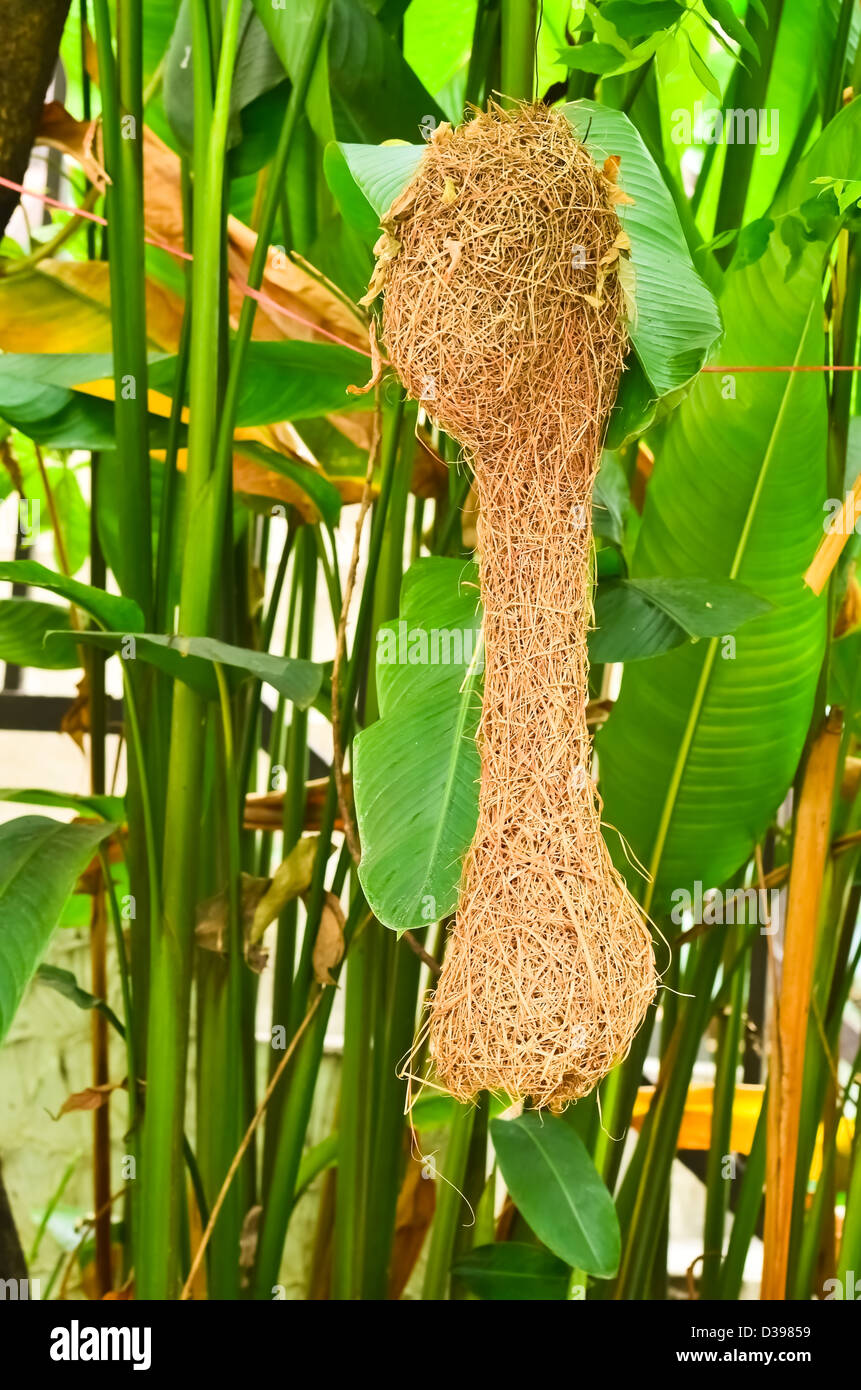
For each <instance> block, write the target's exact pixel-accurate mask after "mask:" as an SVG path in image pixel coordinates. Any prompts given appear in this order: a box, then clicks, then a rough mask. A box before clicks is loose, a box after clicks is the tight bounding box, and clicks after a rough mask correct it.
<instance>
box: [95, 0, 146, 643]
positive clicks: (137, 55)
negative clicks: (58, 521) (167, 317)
mask: <svg viewBox="0 0 861 1390" xmlns="http://www.w3.org/2000/svg"><path fill="white" fill-rule="evenodd" d="M93 9H94V14H95V21H96V47H97V51H98V59H99V82H100V85H101V90H102V130H103V136H104V147H105V163H106V166H107V171H108V174H109V176H110V180H111V182H110V184H109V185H108V191H107V195H106V211H107V217H108V228H109V233H108V235H109V253H110V282H111V326H112V332H113V350H114V390H115V395H114V419H115V427H116V435H117V451H118V454H119V457H120V458H121V459H122V468H121V469H120V470H119V480H120V481H119V486H120V495H119V523H120V537H121V541H122V544H121V556H122V564H121V570H120V573H119V575H118V576H117V577H118V579H119V581H120V587H121V589H122V591H123V593H124V594H127V595H128V596H129V597H131V598H134V599H136V600H137V602H138V603H139V604H140V606H141V608H142V609H143V612H144V616H145V618H146V619H147V620H149V617H150V616H151V612H152V578H153V576H152V563H153V561H152V529H151V523H150V480H149V444H148V419H147V356H146V353H147V329H146V292H145V272H144V240H143V235H144V219H143V158H142V137H143V110H142V3H141V0H117V31H118V36H119V38H118V44H117V57H116V59H115V58H114V53H113V47H112V44H111V23H110V10H109V6H108V0H94V4H93Z"/></svg>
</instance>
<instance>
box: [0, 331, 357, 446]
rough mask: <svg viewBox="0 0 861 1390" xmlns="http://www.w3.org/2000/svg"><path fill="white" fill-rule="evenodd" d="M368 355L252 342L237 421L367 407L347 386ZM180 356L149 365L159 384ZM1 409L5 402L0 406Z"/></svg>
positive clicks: (168, 383)
mask: <svg viewBox="0 0 861 1390" xmlns="http://www.w3.org/2000/svg"><path fill="white" fill-rule="evenodd" d="M367 375H368V363H367V359H366V358H365V357H363V356H362V354H361V353H359V352H355V351H354V350H353V349H352V348H348V347H340V346H338V345H337V344H334V343H304V342H299V341H294V340H292V339H285V340H284V341H283V342H271V343H269V342H263V343H250V344H249V346H248V352H247V358H246V363H245V369H244V371H243V374H242V381H241V385H240V391H239V403H238V406H237V411H236V424H237V426H239V427H246V426H251V425H268V424H272V423H274V422H277V421H281V420H308V419H314V418H315V417H316V416H318V415H328V414H329V413H330V412H332V411H339V412H344V411H347V410H368V409H369V408H370V406H369V403H368V399H367V398H366V397H364V396H353V395H349V394H348V392H347V387H348V386H355V385H361V384H362V383H363V382H364V380H365V379H366V378H367ZM175 376H176V358H175V357H169V358H163V359H161V360H160V361H158V362H156V363H155V364H154V365H153V366H152V368H151V370H150V379H149V384H150V386H151V387H153V388H154V389H155V390H160V391H165V392H167V393H168V394H172V392H173V383H174V378H175ZM0 409H2V407H0Z"/></svg>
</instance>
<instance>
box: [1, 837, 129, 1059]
mask: <svg viewBox="0 0 861 1390" xmlns="http://www.w3.org/2000/svg"><path fill="white" fill-rule="evenodd" d="M112 830H113V826H112V825H110V824H101V825H65V824H63V823H62V822H61V821H55V820H47V819H46V818H45V817H44V816H22V817H21V818H20V819H19V820H13V821H7V822H6V824H5V825H0V1043H2V1041H3V1039H4V1038H5V1036H6V1034H7V1033H8V1031H9V1028H10V1025H11V1023H12V1019H13V1018H14V1016H15V1011H16V1009H17V1008H18V1005H19V1004H20V1002H21V998H22V996H23V994H24V990H25V989H26V988H27V985H28V984H29V982H30V980H31V979H32V978H33V975H34V974H35V971H36V967H37V966H38V964H39V961H40V960H41V958H42V955H43V954H44V951H45V948H46V947H47V945H48V941H49V940H50V937H51V933H52V932H53V930H54V927H55V926H56V925H57V919H58V918H59V916H60V913H61V912H62V909H63V905H64V903H65V901H66V899H67V898H68V897H69V895H70V893H71V892H72V889H73V888H74V886H75V881H76V879H77V877H78V875H79V874H80V873H81V872H82V870H83V869H85V868H86V866H87V864H88V863H89V862H90V859H91V858H92V856H93V854H94V853H95V851H96V849H97V848H98V845H99V844H100V842H101V841H102V840H103V839H104V838H105V836H106V835H109V834H110V833H111V831H112Z"/></svg>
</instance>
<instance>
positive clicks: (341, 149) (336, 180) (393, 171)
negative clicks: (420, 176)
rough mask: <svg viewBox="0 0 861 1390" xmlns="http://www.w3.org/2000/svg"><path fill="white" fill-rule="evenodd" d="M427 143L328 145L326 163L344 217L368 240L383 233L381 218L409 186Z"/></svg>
mask: <svg viewBox="0 0 861 1390" xmlns="http://www.w3.org/2000/svg"><path fill="white" fill-rule="evenodd" d="M423 153H424V145H350V144H335V143H334V142H333V143H330V144H328V145H327V146H326V153H325V157H324V161H323V167H324V171H325V174H326V179H327V180H328V183H329V187H330V188H331V190H332V192H333V193H334V195H335V198H336V199H337V202H338V206H339V208H340V209H341V212H342V214H343V216H344V219H345V220H346V221H347V222H349V224H350V225H351V226H352V227H354V228H355V229H356V231H357V232H359V233H361V235H362V236H364V238H365V240H366V241H368V242H374V241H376V239H377V237H378V235H379V227H380V218H381V217H382V215H383V213H384V212H386V211H387V210H388V209H389V208H390V207H391V205H392V203H393V202H394V200H395V198H396V197H397V196H398V194H399V193H400V191H401V189H402V188H405V187H406V185H407V184H408V183H409V181H410V179H411V178H412V176H413V174H414V173H415V171H416V168H417V166H418V162H419V160H420V159H421V157H422V154H423Z"/></svg>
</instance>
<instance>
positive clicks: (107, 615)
mask: <svg viewBox="0 0 861 1390" xmlns="http://www.w3.org/2000/svg"><path fill="white" fill-rule="evenodd" d="M0 579H8V580H10V581H11V582H12V583H13V584H28V585H30V586H32V587H33V588H34V589H47V590H48V591H49V592H50V593H53V594H60V596H61V597H62V598H65V599H68V600H69V602H70V603H74V604H75V606H76V607H77V608H83V610H84V612H85V613H89V614H90V615H91V617H93V618H95V620H96V622H97V623H99V624H100V625H101V626H102V627H115V628H122V630H123V631H124V632H138V631H140V629H141V628H142V627H143V614H142V613H141V610H140V608H139V607H138V605H137V604H136V603H135V601H134V599H130V598H123V597H122V596H121V595H120V594H108V593H106V592H105V590H104V589H96V588H94V587H93V585H91V584H82V583H81V582H80V581H79V580H77V579H67V578H66V576H65V575H64V574H55V573H54V571H53V570H49V569H47V568H46V566H45V565H40V564H38V563H37V561H36V560H4V561H2V562H0ZM61 611H62V610H61ZM57 627H62V623H58V624H57Z"/></svg>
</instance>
